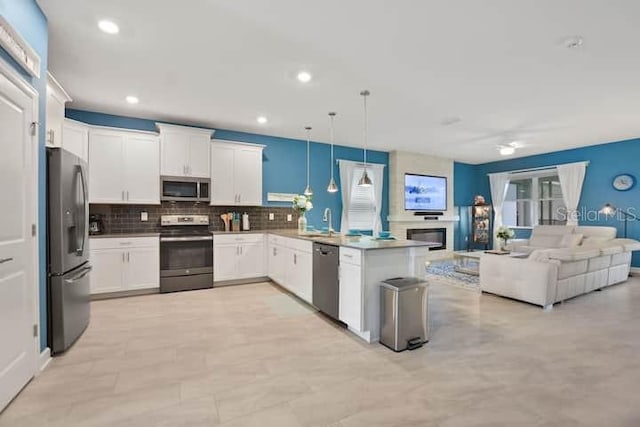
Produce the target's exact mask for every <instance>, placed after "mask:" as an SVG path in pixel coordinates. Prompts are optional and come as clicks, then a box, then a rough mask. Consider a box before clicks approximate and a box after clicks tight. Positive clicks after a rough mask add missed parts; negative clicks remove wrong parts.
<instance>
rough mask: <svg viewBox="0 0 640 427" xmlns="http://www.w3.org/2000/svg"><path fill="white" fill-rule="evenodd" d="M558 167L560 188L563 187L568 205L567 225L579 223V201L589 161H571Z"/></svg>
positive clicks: (563, 196)
mask: <svg viewBox="0 0 640 427" xmlns="http://www.w3.org/2000/svg"><path fill="white" fill-rule="evenodd" d="M556 167H557V169H558V178H559V179H560V188H562V198H563V199H564V204H565V206H566V207H567V225H578V202H580V194H581V193H582V184H583V182H584V176H585V174H586V169H587V163H586V162H580V163H569V164H566V165H558V166H556Z"/></svg>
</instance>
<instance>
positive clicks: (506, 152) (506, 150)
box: [498, 145, 516, 156]
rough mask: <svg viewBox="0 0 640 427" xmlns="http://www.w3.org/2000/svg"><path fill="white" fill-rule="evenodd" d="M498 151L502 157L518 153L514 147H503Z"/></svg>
mask: <svg viewBox="0 0 640 427" xmlns="http://www.w3.org/2000/svg"><path fill="white" fill-rule="evenodd" d="M498 150H499V151H500V155H502V156H510V155H512V154H513V153H515V152H516V148H515V147H512V146H511V145H503V146H501V147H498Z"/></svg>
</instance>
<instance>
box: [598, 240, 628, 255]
mask: <svg viewBox="0 0 640 427" xmlns="http://www.w3.org/2000/svg"><path fill="white" fill-rule="evenodd" d="M598 248H599V249H600V253H602V255H613V254H619V253H620V252H624V246H622V245H620V244H617V243H613V240H611V241H609V242H605V243H602V245H600V246H598Z"/></svg>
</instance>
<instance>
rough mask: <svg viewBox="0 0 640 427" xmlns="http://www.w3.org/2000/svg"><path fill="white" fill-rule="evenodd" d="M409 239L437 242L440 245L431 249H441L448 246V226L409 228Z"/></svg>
mask: <svg viewBox="0 0 640 427" xmlns="http://www.w3.org/2000/svg"><path fill="white" fill-rule="evenodd" d="M407 239H408V240H419V241H421V242H429V243H437V244H439V245H440V246H434V247H430V248H429V250H430V251H439V250H443V249H446V248H447V229H446V228H409V229H407Z"/></svg>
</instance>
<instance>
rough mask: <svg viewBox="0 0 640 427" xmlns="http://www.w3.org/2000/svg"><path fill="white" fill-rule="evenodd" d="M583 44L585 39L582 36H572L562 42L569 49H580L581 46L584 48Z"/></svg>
mask: <svg viewBox="0 0 640 427" xmlns="http://www.w3.org/2000/svg"><path fill="white" fill-rule="evenodd" d="M583 43H584V39H583V38H582V36H570V37H567V38H565V39H564V40H563V41H562V44H563V45H564V47H566V48H567V49H576V48H579V47H580V46H582V44H583Z"/></svg>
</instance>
